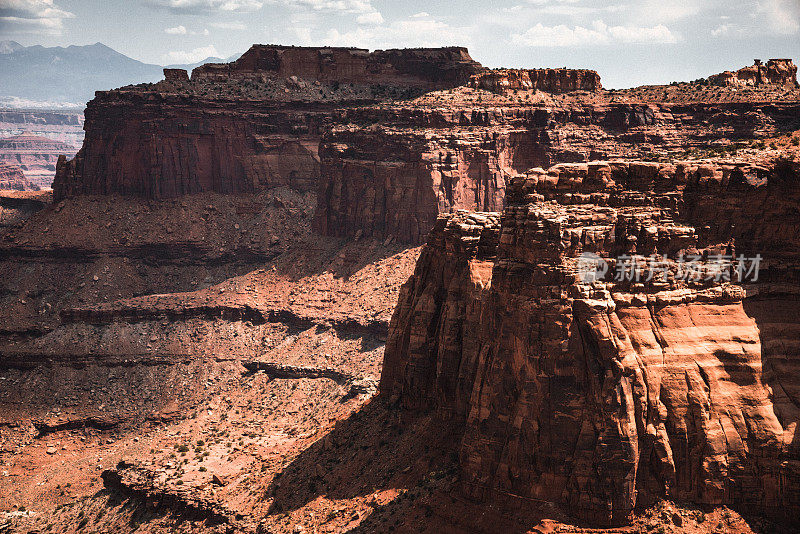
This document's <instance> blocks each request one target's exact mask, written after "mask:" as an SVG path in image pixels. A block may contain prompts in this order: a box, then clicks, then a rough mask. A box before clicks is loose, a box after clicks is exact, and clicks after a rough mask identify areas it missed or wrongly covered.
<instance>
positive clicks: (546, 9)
mask: <svg viewBox="0 0 800 534" xmlns="http://www.w3.org/2000/svg"><path fill="white" fill-rule="evenodd" d="M0 39H14V40H17V41H19V42H20V43H22V44H24V45H32V44H43V45H45V46H66V45H70V44H79V45H80V44H92V43H95V42H98V41H100V42H103V43H105V44H106V45H108V46H110V47H112V48H114V49H116V50H118V51H120V52H122V53H124V54H126V55H128V56H131V57H133V58H135V59H139V60H141V61H145V62H148V63H158V64H168V63H190V62H193V61H198V60H201V59H204V58H205V57H207V56H220V57H227V56H229V55H232V54H234V53H240V52H243V51H244V50H246V49H247V48H248V47H249V46H250V45H251V44H252V43H276V44H295V45H339V46H359V47H364V48H370V49H376V48H389V47H413V46H444V45H463V46H467V47H469V49H470V52H471V54H472V56H473V57H474V58H475V59H476V60H478V61H480V62H481V63H483V64H484V65H487V66H490V67H499V66H508V67H543V66H554V67H557V66H558V67H560V66H569V67H584V68H593V69H596V70H597V71H598V72H599V73H600V75H601V77H602V79H603V83H604V85H605V86H606V87H628V86H632V85H639V84H644V83H669V82H671V81H673V80H691V79H695V78H699V77H701V76H707V75H709V74H712V73H715V72H719V71H722V70H726V69H735V68H739V67H742V66H744V65H748V64H751V63H752V60H753V59H754V58H762V59H767V58H770V57H793V58H800V0H638V1H637V0H612V1H607V2H604V1H598V0H498V1H493V2H487V1H461V2H456V1H448V2H444V1H418V0H408V1H399V0H0Z"/></svg>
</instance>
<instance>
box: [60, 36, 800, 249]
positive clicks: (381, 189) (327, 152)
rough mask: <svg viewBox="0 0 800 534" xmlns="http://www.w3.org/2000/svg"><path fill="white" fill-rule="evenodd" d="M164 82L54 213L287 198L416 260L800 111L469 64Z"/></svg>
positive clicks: (235, 69)
mask: <svg viewBox="0 0 800 534" xmlns="http://www.w3.org/2000/svg"><path fill="white" fill-rule="evenodd" d="M512 74H513V76H512ZM165 76H166V78H167V79H165V80H164V81H162V82H159V83H158V84H153V85H148V84H143V85H140V86H130V87H125V88H122V89H118V90H115V91H105V92H98V93H97V96H96V98H95V99H94V100H92V101H91V102H90V103H89V105H88V106H87V109H86V125H85V129H86V136H87V137H86V141H85V143H84V147H83V148H82V149H81V151H80V152H79V153H78V154H77V156H76V157H75V158H74V159H72V160H68V159H66V158H64V159H62V160H61V161H60V162H59V163H58V165H57V171H56V179H55V182H54V185H53V189H54V195H55V199H56V201H59V200H61V199H64V198H67V197H70V196H74V195H80V194H122V195H132V196H139V197H145V198H151V199H165V198H175V197H179V196H182V195H186V194H193V193H200V192H205V191H213V192H220V193H234V194H235V193H243V192H253V191H258V190H261V189H265V188H270V187H276V186H287V187H291V188H294V189H296V190H299V191H314V192H316V193H317V194H318V202H317V210H316V211H317V213H316V216H315V218H314V227H315V229H316V230H317V231H318V232H320V233H322V234H324V235H329V236H336V237H353V236H355V235H367V236H373V237H376V238H380V239H388V238H394V239H397V240H399V241H402V242H405V243H409V244H415V243H421V242H423V241H424V239H425V236H426V235H427V233H428V231H429V230H430V229H431V228H432V227H433V225H434V223H435V221H436V218H437V216H438V215H439V214H441V213H447V212H450V211H453V210H456V209H469V210H477V211H499V210H502V209H503V207H504V197H505V190H506V187H507V184H508V182H509V180H511V179H512V178H513V177H514V176H515V175H517V174H519V173H525V172H527V171H528V170H529V169H531V168H536V167H541V168H548V167H551V166H552V165H555V164H558V163H564V162H585V161H589V160H595V159H613V158H629V159H636V158H649V159H657V158H663V157H667V156H669V155H670V154H673V153H675V152H678V151H688V150H711V149H716V147H718V146H721V145H729V144H732V143H734V142H737V143H742V142H749V141H751V140H753V139H757V138H761V137H765V136H768V135H774V134H776V133H779V132H785V131H787V130H791V129H793V128H798V127H800V119H799V118H798V117H800V114H798V112H799V111H800V105H798V104H797V103H796V102H787V103H784V102H775V103H770V104H769V105H766V104H764V103H752V102H737V103H705V102H692V103H685V104H671V103H666V102H644V101H636V100H633V99H627V100H626V99H621V98H618V97H617V95H616V93H614V94H612V93H609V92H605V91H602V89H601V87H600V83H599V78H598V77H597V74H596V73H595V72H594V71H587V70H565V69H543V70H526V71H522V70H516V71H511V70H506V71H487V70H485V69H482V68H481V67H480V66H479V65H478V64H476V63H475V62H474V61H472V60H471V59H470V58H469V55H468V53H467V52H466V50H465V49H461V48H444V49H414V50H405V51H403V50H389V51H377V52H372V53H368V52H366V51H364V50H359V49H346V48H303V47H277V46H264V45H256V46H254V47H253V48H252V49H251V50H250V51H248V52H247V53H246V54H245V55H244V56H242V58H240V59H239V60H238V61H236V62H233V63H230V64H225V65H206V66H204V67H200V68H198V69H195V71H194V72H193V73H192V77H191V79H189V78H188V76H187V75H185V74H184V73H183V72H177V71H172V70H169V69H167V71H165ZM498 76H500V78H502V79H500V78H498ZM503 76H505V78H503ZM509 76H510V78H509ZM470 77H471V79H472V82H473V85H475V84H477V85H481V84H483V85H485V86H486V87H487V88H489V89H490V90H491V91H495V90H498V87H501V86H504V85H503V84H509V83H511V81H513V83H514V84H519V83H523V82H524V84H530V85H531V87H536V88H541V89H542V91H540V92H538V93H536V94H531V93H528V95H527V96H528V101H525V100H523V99H522V97H519V96H517V95H513V94H510V93H508V94H506V93H507V92H503V94H495V93H494V92H487V91H486V90H484V89H476V88H474V87H473V88H470V87H464V86H460V87H456V88H453V84H458V83H462V84H463V83H466V80H469V79H470ZM348 80H351V81H348ZM481 80H483V82H481ZM504 80H505V81H504ZM509 80H511V81H509ZM501 82H502V83H501ZM487 84H488V85H487ZM498 84H499V85H498ZM524 84H523V85H524ZM526 86H527V85H526ZM438 87H447V88H448V89H447V90H443V91H433V92H431V91H432V90H434V89H436V88H438ZM575 89H581V90H582V91H580V92H577V93H574V92H572V93H571V92H569V91H573V90H575ZM565 91H567V92H568V93H567V94H565V95H561V96H559V97H557V98H556V97H553V95H552V93H560V92H565ZM585 91H591V94H588V95H587V94H586V92H585ZM423 93H424V95H423ZM531 97H535V100H530V98H531Z"/></svg>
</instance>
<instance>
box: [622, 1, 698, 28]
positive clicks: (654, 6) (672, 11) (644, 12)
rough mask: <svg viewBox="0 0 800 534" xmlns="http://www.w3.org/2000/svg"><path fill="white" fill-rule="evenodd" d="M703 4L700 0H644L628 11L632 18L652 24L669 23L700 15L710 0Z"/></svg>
mask: <svg viewBox="0 0 800 534" xmlns="http://www.w3.org/2000/svg"><path fill="white" fill-rule="evenodd" d="M705 3H706V5H703V4H702V3H701V1H700V0H643V1H640V2H637V3H636V7H635V8H634V9H632V10H630V11H627V10H626V11H627V12H628V14H629V15H630V20H646V21H648V22H650V23H651V24H654V23H656V24H667V23H669V22H675V21H676V20H684V19H687V18H689V17H694V16H696V15H699V14H700V12H701V11H702V10H703V9H704V8H708V7H709V5H708V4H712V3H713V2H709V0H705Z"/></svg>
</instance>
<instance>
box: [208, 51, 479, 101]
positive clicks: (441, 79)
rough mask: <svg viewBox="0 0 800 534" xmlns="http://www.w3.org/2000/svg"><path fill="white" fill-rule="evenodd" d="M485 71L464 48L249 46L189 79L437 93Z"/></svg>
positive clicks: (210, 65)
mask: <svg viewBox="0 0 800 534" xmlns="http://www.w3.org/2000/svg"><path fill="white" fill-rule="evenodd" d="M482 69H483V67H481V65H480V63H477V62H476V61H473V59H472V58H471V57H470V55H469V52H468V51H467V49H466V48H462V47H450V48H414V49H402V50H377V51H375V52H370V51H369V50H365V49H361V48H337V47H323V48H320V47H305V46H299V47H295V46H279V45H253V46H252V47H251V48H250V50H248V51H247V52H245V53H244V54H243V55H242V57H240V58H239V59H237V60H236V61H234V62H232V63H209V64H206V65H202V66H200V67H197V68H196V69H194V70H193V71H192V80H219V79H230V78H247V77H250V78H253V77H260V76H264V75H269V76H279V77H282V78H285V77H290V76H296V77H298V78H304V79H309V80H317V81H321V82H338V83H357V84H364V83H367V84H382V85H391V86H414V87H424V88H426V89H429V90H430V89H438V88H447V87H455V86H458V85H462V84H464V83H466V81H467V80H469V77H470V76H471V75H472V74H475V73H476V72H479V71H481V70H482Z"/></svg>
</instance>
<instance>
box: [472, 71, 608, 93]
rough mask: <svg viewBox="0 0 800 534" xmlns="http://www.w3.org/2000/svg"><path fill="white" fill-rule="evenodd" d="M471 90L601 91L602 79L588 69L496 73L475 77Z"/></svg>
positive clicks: (484, 73)
mask: <svg viewBox="0 0 800 534" xmlns="http://www.w3.org/2000/svg"><path fill="white" fill-rule="evenodd" d="M469 84H470V87H474V88H476V89H485V90H487V91H492V92H494V93H502V92H504V91H530V90H537V91H547V92H548V93H569V92H572V91H599V90H601V89H602V88H603V85H602V84H601V83H600V75H599V74H597V72H595V71H593V70H587V69H566V68H565V69H497V70H492V71H486V72H482V73H479V74H476V75H474V76H473V77H472V78H471V79H470V81H469Z"/></svg>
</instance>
